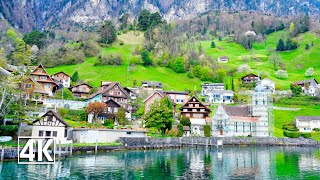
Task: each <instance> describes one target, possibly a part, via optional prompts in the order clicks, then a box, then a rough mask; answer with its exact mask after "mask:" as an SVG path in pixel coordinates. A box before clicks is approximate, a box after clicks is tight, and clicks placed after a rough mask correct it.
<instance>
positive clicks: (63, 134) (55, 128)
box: [32, 110, 70, 144]
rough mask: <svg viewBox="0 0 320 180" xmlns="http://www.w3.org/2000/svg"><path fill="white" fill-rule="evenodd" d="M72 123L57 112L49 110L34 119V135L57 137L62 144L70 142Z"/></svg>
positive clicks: (57, 140)
mask: <svg viewBox="0 0 320 180" xmlns="http://www.w3.org/2000/svg"><path fill="white" fill-rule="evenodd" d="M69 127H70V125H69V124H68V123H67V122H66V121H65V120H64V119H63V118H62V117H61V116H60V115H59V114H58V113H57V112H54V111H51V110H49V111H48V112H46V113H45V114H44V115H43V116H41V117H40V118H39V119H37V120H35V121H33V126H32V137H45V138H56V142H59V141H61V144H65V143H69V142H68V141H69V140H68V137H69V136H68V135H69V131H68V128H69Z"/></svg>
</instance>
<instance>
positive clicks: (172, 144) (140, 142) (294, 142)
mask: <svg viewBox="0 0 320 180" xmlns="http://www.w3.org/2000/svg"><path fill="white" fill-rule="evenodd" d="M218 140H222V142H223V145H222V148H223V146H227V147H230V146H238V147H246V146H259V147H261V146H266V147H270V146H287V147H290V146H292V147H294V146H296V147H320V142H318V141H315V140H313V139H305V138H272V137H210V138H205V137H192V138H191V137H182V138H150V137H143V138H140V137H130V138H129V137H122V138H120V139H119V142H121V143H122V145H118V146H108V145H106V146H104V145H101V146H97V152H98V153H99V152H103V151H105V152H109V151H127V150H128V151H130V150H148V149H175V148H177V149H179V148H185V147H196V148H197V147H203V148H217V142H218ZM95 150H96V147H95V146H94V145H90V146H77V147H73V148H72V152H73V153H74V154H77V153H88V154H89V153H92V154H94V153H96V152H95ZM17 151H18V149H17V148H8V149H5V153H4V159H6V160H8V159H17V157H18V154H17ZM68 156H69V155H62V156H61V157H62V158H64V157H68Z"/></svg>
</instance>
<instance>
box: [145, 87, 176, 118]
mask: <svg viewBox="0 0 320 180" xmlns="http://www.w3.org/2000/svg"><path fill="white" fill-rule="evenodd" d="M165 97H167V95H166V94H165V93H164V92H163V91H155V92H153V93H152V94H151V95H150V96H148V97H147V98H146V99H145V100H144V101H143V103H144V113H145V114H146V113H148V112H149V111H150V106H151V105H152V104H153V103H154V102H155V101H156V100H161V99H164V98H165ZM172 105H173V111H174V114H176V103H175V102H174V101H172Z"/></svg>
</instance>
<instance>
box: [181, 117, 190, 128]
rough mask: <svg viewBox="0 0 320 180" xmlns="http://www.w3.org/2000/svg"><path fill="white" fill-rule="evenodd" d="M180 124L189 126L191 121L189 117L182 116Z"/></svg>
mask: <svg viewBox="0 0 320 180" xmlns="http://www.w3.org/2000/svg"><path fill="white" fill-rule="evenodd" d="M180 124H182V125H183V126H189V127H191V121H190V118H188V117H185V116H182V117H181V119H180Z"/></svg>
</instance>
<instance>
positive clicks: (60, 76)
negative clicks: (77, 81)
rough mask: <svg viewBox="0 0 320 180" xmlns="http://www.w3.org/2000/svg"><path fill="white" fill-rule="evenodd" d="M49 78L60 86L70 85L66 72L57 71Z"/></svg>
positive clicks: (67, 86)
mask: <svg viewBox="0 0 320 180" xmlns="http://www.w3.org/2000/svg"><path fill="white" fill-rule="evenodd" d="M51 78H52V79H53V80H54V82H55V83H57V84H58V85H59V86H60V87H61V86H63V87H66V88H69V87H70V81H71V78H70V76H69V75H68V74H66V73H65V72H62V71H61V72H58V73H55V74H53V75H52V76H51Z"/></svg>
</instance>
